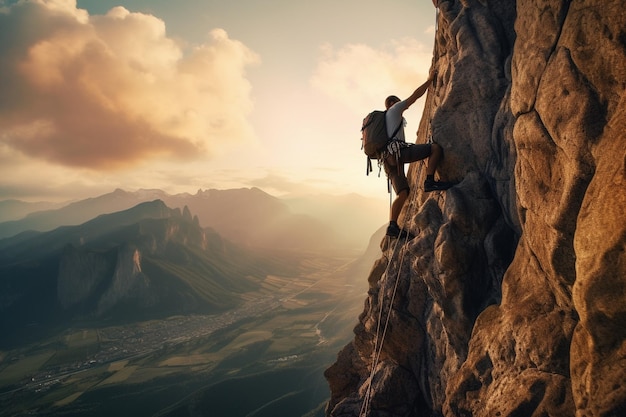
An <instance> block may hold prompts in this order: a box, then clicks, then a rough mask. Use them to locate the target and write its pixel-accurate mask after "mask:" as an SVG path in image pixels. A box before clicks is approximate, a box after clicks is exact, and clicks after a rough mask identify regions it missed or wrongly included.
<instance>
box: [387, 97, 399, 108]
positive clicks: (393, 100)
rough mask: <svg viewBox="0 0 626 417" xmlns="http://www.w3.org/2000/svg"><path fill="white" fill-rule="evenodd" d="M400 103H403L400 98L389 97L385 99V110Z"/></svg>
mask: <svg viewBox="0 0 626 417" xmlns="http://www.w3.org/2000/svg"><path fill="white" fill-rule="evenodd" d="M399 101H402V100H400V99H399V98H398V96H389V97H387V98H386V99H385V108H386V109H388V108H389V107H391V106H393V105H394V104H396V103H397V102H399Z"/></svg>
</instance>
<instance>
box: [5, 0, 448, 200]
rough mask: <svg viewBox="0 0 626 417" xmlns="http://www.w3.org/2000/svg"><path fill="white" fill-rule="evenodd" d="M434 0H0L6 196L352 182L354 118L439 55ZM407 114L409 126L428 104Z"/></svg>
mask: <svg viewBox="0 0 626 417" xmlns="http://www.w3.org/2000/svg"><path fill="white" fill-rule="evenodd" d="M435 13H436V11H435V8H434V6H433V4H432V2H431V1H430V0H390V1H388V2H375V1H371V0H317V1H314V2H313V1H294V0H256V1H253V0H236V1H235V0H180V1H176V2H174V1H171V0H117V1H109V0H78V1H75V0H19V1H12V0H0V91H1V93H0V200H6V199H18V200H23V201H69V200H75V199H81V198H87V197H94V196H97V195H101V194H104V193H108V192H111V191H113V190H114V189H116V188H122V189H124V190H127V191H134V190H137V189H142V188H144V189H150V188H158V189H162V190H164V191H166V192H168V193H171V194H176V193H181V192H189V193H195V192H196V191H197V190H198V189H203V190H204V189H209V188H217V189H228V188H240V187H259V188H261V189H263V190H265V191H267V192H268V193H270V194H273V195H276V196H283V195H294V194H296V195H297V194H315V193H330V194H347V193H358V194H362V195H365V196H376V197H377V198H381V199H383V200H385V199H387V200H388V194H387V188H386V180H385V178H384V174H383V175H382V176H381V177H378V176H377V174H378V171H377V170H375V172H373V173H372V174H370V175H369V176H366V175H365V156H364V154H363V153H362V151H361V149H360V137H361V136H360V127H361V123H362V120H363V118H364V117H365V115H366V114H367V113H369V112H370V111H371V110H373V109H381V108H383V103H384V99H385V97H386V96H388V95H390V94H395V95H398V96H400V97H401V98H403V97H407V96H408V95H410V94H411V93H412V92H413V90H414V89H415V88H417V87H418V86H419V85H420V84H421V83H423V82H424V81H425V80H426V78H427V74H428V71H429V68H430V64H431V60H432V48H433V37H434V28H435ZM424 99H425V97H423V98H421V99H420V100H419V101H418V102H417V104H415V105H414V106H413V107H411V108H410V109H409V110H408V111H407V112H405V117H406V118H407V121H408V125H407V128H406V129H407V130H406V133H407V140H415V139H414V138H415V131H416V129H417V126H418V124H419V120H420V117H421V115H422V111H423V102H424Z"/></svg>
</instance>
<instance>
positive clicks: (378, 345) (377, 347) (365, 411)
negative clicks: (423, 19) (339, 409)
mask: <svg viewBox="0 0 626 417" xmlns="http://www.w3.org/2000/svg"><path fill="white" fill-rule="evenodd" d="M438 20H439V8H437V9H436V15H435V36H436V35H437V32H438ZM436 52H437V39H435V46H434V49H433V64H432V65H434V62H435V57H436ZM430 107H431V106H429V108H428V111H429V120H428V129H429V133H430V135H429V137H428V143H432V115H431V114H430V113H431V111H430V110H431V109H430ZM421 162H422V164H420V166H419V169H418V172H417V178H419V177H420V176H421V170H422V167H423V166H424V165H425V162H424V161H421ZM416 196H417V193H413V196H412V198H411V199H410V201H409V207H408V210H407V213H413V210H414V208H415V200H416ZM390 204H391V193H390ZM402 239H404V241H403V243H402V247H404V245H406V243H407V242H408V241H409V234H408V233H406V235H405V236H404V238H401V237H398V238H397V239H396V241H395V243H394V245H393V248H392V250H391V254H390V256H389V259H388V262H387V266H386V268H385V272H384V273H383V276H387V274H388V272H389V267H390V265H391V260H392V258H393V257H394V255H395V253H396V248H397V246H398V243H400V241H401V240H402ZM405 255H406V251H403V253H402V256H401V257H400V263H399V265H398V268H397V271H398V272H397V274H396V280H395V282H394V286H393V291H392V294H391V301H390V303H389V308H388V311H387V317H386V318H385V324H384V326H383V330H382V335H381V332H380V330H381V322H382V316H383V305H382V303H381V307H380V309H379V313H378V321H377V325H376V334H375V339H374V349H373V350H372V367H371V370H370V376H369V378H368V379H369V383H368V386H367V389H366V391H365V396H364V398H363V403H362V404H361V410H360V412H359V417H367V416H368V415H369V412H370V406H371V397H372V385H373V383H374V375H375V373H376V368H377V366H378V363H379V360H380V355H381V353H382V350H383V345H384V343H385V336H386V335H387V329H388V327H389V321H390V319H391V311H392V309H393V303H394V301H395V298H396V293H397V290H398V283H399V282H400V271H402V266H403V264H404V257H405ZM379 335H381V337H379ZM379 341H380V342H379Z"/></svg>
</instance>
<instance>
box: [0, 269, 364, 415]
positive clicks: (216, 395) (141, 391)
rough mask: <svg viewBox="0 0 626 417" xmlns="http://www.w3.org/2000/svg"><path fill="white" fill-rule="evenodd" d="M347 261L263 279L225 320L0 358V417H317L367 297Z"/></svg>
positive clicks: (90, 333) (140, 328)
mask: <svg viewBox="0 0 626 417" xmlns="http://www.w3.org/2000/svg"><path fill="white" fill-rule="evenodd" d="M346 261H347V260H346V259H341V258H329V257H320V258H316V259H311V260H310V261H309V265H308V266H309V268H308V269H307V270H308V271H309V272H307V273H306V274H304V275H302V276H297V277H276V276H272V277H268V278H267V279H266V281H265V282H264V285H263V286H262V288H261V289H260V291H258V292H255V293H249V294H246V296H245V297H244V299H245V300H246V301H245V303H244V304H243V305H242V306H241V307H239V308H237V309H235V310H233V311H228V312H226V313H224V314H220V315H214V316H177V317H170V318H168V319H167V320H154V321H146V322H141V323H136V324H133V325H128V326H112V327H100V328H80V329H69V330H67V331H66V332H64V333H63V334H62V335H58V336H56V337H54V338H51V339H49V340H46V341H45V342H41V343H39V344H37V345H32V346H28V347H25V348H22V349H19V350H15V351H8V352H1V353H0V359H1V361H0V410H1V411H0V416H20V415H29V416H61V415H62V416H84V415H89V416H112V415H115V416H131V415H132V416H186V415H189V416H192V415H210V416H213V417H221V416H224V417H237V416H257V417H258V416H274V417H280V416H285V417H297V416H306V417H314V416H321V415H323V408H324V405H325V402H326V401H327V399H328V395H329V392H328V387H327V384H326V381H325V379H324V376H323V372H324V370H325V369H326V368H327V367H328V366H329V365H330V364H331V363H332V362H333V361H334V360H335V356H336V354H337V352H338V351H339V350H340V349H341V348H342V347H343V346H344V345H345V344H346V343H347V342H348V341H349V340H351V339H352V337H353V334H352V329H353V327H354V326H355V325H356V320H357V317H358V314H359V312H360V311H361V310H362V308H363V300H364V299H365V292H366V291H367V283H366V280H365V277H347V276H345V269H342V267H343V266H345V263H346ZM311 265H314V266H315V268H313V269H311V268H310V266H311ZM311 271H313V272H311ZM342 271H343V272H342ZM359 280H360V281H362V282H360V281H359Z"/></svg>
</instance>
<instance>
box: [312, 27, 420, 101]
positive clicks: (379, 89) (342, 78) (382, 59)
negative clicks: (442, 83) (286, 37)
mask: <svg viewBox="0 0 626 417" xmlns="http://www.w3.org/2000/svg"><path fill="white" fill-rule="evenodd" d="M431 61H432V50H430V49H429V48H427V47H425V46H424V45H423V44H421V43H420V42H418V41H417V40H415V39H410V38H406V39H402V40H394V41H390V42H389V43H388V44H387V45H385V46H384V47H382V48H380V49H375V48H373V47H371V46H368V45H363V44H349V45H345V46H343V47H341V48H336V47H334V46H332V45H330V44H326V45H323V46H322V47H321V48H320V58H319V62H318V64H317V67H316V69H315V71H314V73H313V76H312V77H311V84H312V86H313V87H314V88H315V89H317V90H319V91H322V92H323V93H324V94H326V95H327V96H329V97H331V98H333V99H334V100H336V101H338V102H341V103H343V104H345V105H347V106H349V107H352V108H354V105H355V104H361V103H375V104H376V105H380V106H382V102H383V100H384V98H385V97H387V96H388V95H390V94H397V95H398V96H400V97H403V96H408V95H409V94H410V93H412V92H413V90H414V89H415V88H417V87H418V86H419V85H420V84H421V83H423V82H424V81H425V80H426V77H427V75H428V71H429V69H430V65H431Z"/></svg>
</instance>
